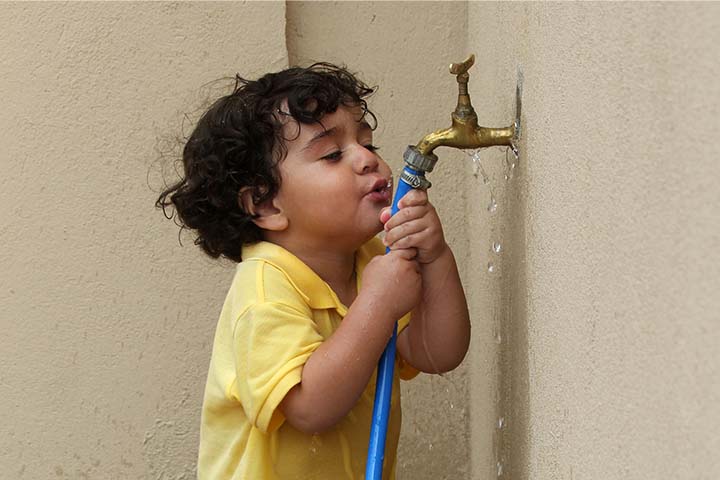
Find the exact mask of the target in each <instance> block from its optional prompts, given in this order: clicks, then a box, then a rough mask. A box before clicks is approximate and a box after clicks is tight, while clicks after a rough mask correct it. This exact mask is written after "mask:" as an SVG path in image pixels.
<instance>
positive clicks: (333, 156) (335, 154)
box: [320, 150, 342, 162]
mask: <svg viewBox="0 0 720 480" xmlns="http://www.w3.org/2000/svg"><path fill="white" fill-rule="evenodd" d="M340 157H342V152H341V151H340V150H337V151H335V152H332V153H330V154H328V155H325V156H324V157H320V159H321V160H329V161H331V162H336V161H338V160H340Z"/></svg>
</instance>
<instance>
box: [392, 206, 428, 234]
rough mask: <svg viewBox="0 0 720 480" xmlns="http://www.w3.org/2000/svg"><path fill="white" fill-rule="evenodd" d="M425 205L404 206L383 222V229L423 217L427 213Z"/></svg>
mask: <svg viewBox="0 0 720 480" xmlns="http://www.w3.org/2000/svg"><path fill="white" fill-rule="evenodd" d="M428 211H429V210H428V207H427V206H415V207H406V208H403V209H402V210H400V211H398V212H397V213H396V214H395V215H393V216H392V217H390V220H388V221H387V222H385V231H389V230H390V229H392V228H395V227H397V226H398V225H400V224H402V223H406V222H411V221H413V220H417V219H418V218H422V217H424V216H425V215H426V214H427V213H428Z"/></svg>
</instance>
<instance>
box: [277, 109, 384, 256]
mask: <svg viewBox="0 0 720 480" xmlns="http://www.w3.org/2000/svg"><path fill="white" fill-rule="evenodd" d="M321 122H322V125H319V124H310V125H305V124H303V125H300V124H299V123H298V122H296V121H294V120H290V121H289V122H288V123H287V124H286V125H285V128H284V136H285V138H290V139H292V140H289V141H287V144H286V145H287V156H286V158H285V159H284V160H283V161H282V162H281V163H280V166H279V168H280V175H281V178H282V182H281V186H280V190H279V191H278V193H277V196H276V198H275V201H276V203H277V205H278V207H279V208H280V209H281V211H282V212H283V214H284V215H285V216H286V218H287V219H288V226H287V229H286V230H285V231H284V232H283V235H290V236H292V239H293V240H294V241H296V242H297V241H299V242H301V243H302V245H304V246H309V247H314V248H336V249H353V250H354V249H357V248H358V247H359V246H360V245H362V244H363V243H365V242H366V241H368V240H369V239H370V238H372V237H373V236H374V235H376V234H377V233H378V232H380V231H381V230H382V223H381V222H380V212H381V211H382V209H383V208H384V207H386V206H388V205H390V202H391V200H392V186H391V185H389V184H390V183H391V177H392V172H391V170H390V167H388V165H387V164H386V163H385V161H384V160H383V159H382V158H380V156H379V155H378V154H377V153H376V152H375V151H374V150H375V147H374V146H373V144H372V137H373V132H372V130H371V129H370V126H369V125H368V123H367V122H366V121H365V119H364V118H363V112H362V109H361V108H360V107H342V106H341V107H339V108H338V109H337V111H335V112H334V113H331V114H328V115H325V116H324V117H323V118H322V119H321ZM298 129H299V131H298Z"/></svg>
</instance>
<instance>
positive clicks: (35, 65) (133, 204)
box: [0, 3, 287, 480]
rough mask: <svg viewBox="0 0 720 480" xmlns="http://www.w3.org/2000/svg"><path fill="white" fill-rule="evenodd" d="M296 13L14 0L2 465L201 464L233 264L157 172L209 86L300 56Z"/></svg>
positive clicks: (1, 354) (7, 45) (59, 471)
mask: <svg viewBox="0 0 720 480" xmlns="http://www.w3.org/2000/svg"><path fill="white" fill-rule="evenodd" d="M239 26H241V27H242V28H239ZM284 28H285V6H284V4H283V3H248V4H242V3H225V4H207V3H202V4H201V3H190V4H172V3H162V4H160V3H143V4H133V3H119V4H118V3H115V4H109V3H70V4H61V3H50V4H35V3H24V4H7V3H6V4H3V5H2V7H1V8H0V65H1V67H0V70H1V71H2V75H0V97H1V98H2V99H3V112H2V114H0V132H1V133H0V135H2V148H1V149H0V164H1V165H2V167H3V168H2V171H3V172H4V174H3V175H2V177H1V178H0V205H1V207H0V225H2V227H1V228H0V239H1V241H2V245H3V248H2V251H1V252H0V259H1V260H0V264H1V265H2V269H0V324H1V326H2V337H1V339H0V365H2V368H0V422H1V423H2V425H3V427H2V432H3V434H2V435H0V478H3V479H32V480H36V479H49V478H53V479H54V478H67V479H83V478H89V479H103V480H105V479H134V478H137V479H160V478H163V479H189V478H192V477H193V475H194V468H195V458H196V452H197V440H198V435H197V433H198V422H199V405H200V400H201V395H202V389H203V386H204V378H205V374H206V371H207V364H208V358H209V352H210V345H211V339H212V334H213V330H214V323H215V321H216V319H217V314H218V312H219V308H220V305H221V303H222V300H223V298H224V295H225V292H226V289H227V285H228V282H229V278H230V276H231V275H232V268H231V267H228V266H223V265H218V264H216V263H214V262H212V261H210V260H206V259H205V258H203V257H202V256H201V255H200V253H199V251H198V250H197V249H196V248H195V247H194V246H193V245H192V239H191V238H190V237H189V236H188V237H185V242H184V243H185V247H180V246H179V245H178V242H177V228H176V227H175V225H173V223H172V222H170V221H166V220H164V219H163V217H162V214H161V213H159V212H158V211H156V210H155V209H154V207H153V203H154V200H155V198H156V194H155V192H153V191H152V190H151V188H150V187H149V186H148V176H149V180H150V182H149V183H150V184H151V185H152V186H153V187H154V188H157V186H158V181H159V176H158V174H157V173H158V172H157V168H156V165H153V162H155V161H156V160H158V158H159V156H160V152H159V151H158V148H161V149H162V150H163V151H167V145H164V144H162V145H161V144H160V143H159V142H158V140H157V139H158V138H162V137H166V136H167V135H178V134H179V133H180V128H179V127H180V124H181V122H182V119H183V114H184V113H189V114H190V118H194V117H193V115H194V114H195V113H196V111H197V108H198V107H199V106H200V105H201V104H202V102H203V100H204V99H205V98H206V97H207V96H208V95H210V94H211V93H212V91H213V89H215V90H217V86H212V85H210V86H207V87H205V88H203V89H202V90H201V89H200V87H201V86H202V85H204V84H207V83H208V82H211V81H213V80H215V79H218V78H220V77H222V76H225V75H232V74H234V73H235V72H236V71H240V72H242V73H245V74H247V75H250V76H255V75H258V74H259V73H261V72H263V71H265V70H266V69H279V68H282V67H284V66H285V65H286V64H287V53H286V48H285V40H284ZM278 32H279V33H278ZM215 93H217V92H215Z"/></svg>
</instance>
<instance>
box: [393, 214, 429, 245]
mask: <svg viewBox="0 0 720 480" xmlns="http://www.w3.org/2000/svg"><path fill="white" fill-rule="evenodd" d="M427 228H428V225H427V222H425V221H423V220H413V221H410V222H406V223H402V224H400V225H398V226H397V227H395V228H392V229H390V230H389V231H388V232H385V238H384V240H383V241H384V242H385V245H392V244H393V243H395V242H397V241H398V240H400V239H401V238H404V237H407V236H408V235H412V234H414V233H419V232H422V231H424V230H426V229H427Z"/></svg>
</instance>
